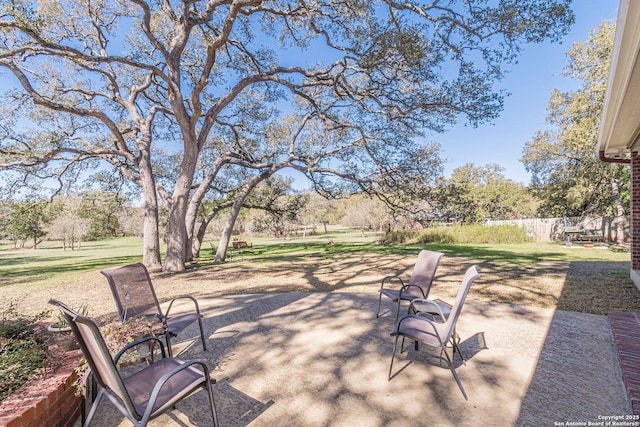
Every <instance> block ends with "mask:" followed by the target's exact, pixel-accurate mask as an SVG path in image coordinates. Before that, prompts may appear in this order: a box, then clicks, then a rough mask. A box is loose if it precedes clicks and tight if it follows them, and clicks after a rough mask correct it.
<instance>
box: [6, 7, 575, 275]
mask: <svg viewBox="0 0 640 427" xmlns="http://www.w3.org/2000/svg"><path fill="white" fill-rule="evenodd" d="M569 4H570V1H569V0H503V1H499V2H488V1H484V0H464V1H462V0H460V1H453V0H452V1H438V0H433V1H421V0H409V1H402V2H396V1H394V0H382V1H369V0H367V1H362V0H350V1H336V0H320V1H315V2H307V1H300V0H279V1H260V0H208V1H205V0H184V1H175V0H152V1H151V0H149V1H148V0H111V1H105V0H77V1H73V2H69V1H59V0H55V1H54V0H39V1H35V0H1V1H0V69H3V70H4V71H5V73H4V74H3V77H2V78H3V79H5V81H8V77H9V76H12V80H11V81H10V82H11V83H12V84H13V86H14V87H13V88H12V89H10V90H7V91H5V92H4V94H5V95H6V96H5V98H4V99H5V102H3V105H2V108H4V109H5V114H4V115H3V117H8V116H7V114H6V113H8V112H13V113H14V114H18V112H19V111H22V112H23V113H24V112H29V114H30V115H29V117H28V119H29V120H30V122H32V123H37V127H36V128H33V129H28V130H27V128H28V126H27V125H26V122H25V121H24V120H15V121H13V122H12V121H11V119H7V121H6V122H3V123H2V126H3V128H4V133H3V135H2V137H1V138H2V139H1V140H0V141H1V146H0V155H1V156H2V157H1V160H0V167H3V168H4V169H6V170H12V171H17V172H19V173H21V174H26V175H28V176H30V177H39V178H47V177H49V178H50V177H56V178H58V179H61V180H64V179H68V178H69V177H73V176H75V175H74V172H77V170H78V168H82V167H86V166H80V165H82V164H85V163H86V162H92V161H93V162H95V161H98V163H92V164H91V165H92V167H94V168H100V167H104V164H105V163H106V164H108V165H110V167H113V168H116V169H117V170H118V171H119V172H120V173H121V174H122V175H123V176H125V177H126V178H128V179H129V180H131V181H132V182H134V183H136V184H137V185H139V186H140V188H141V189H142V193H143V198H144V207H145V222H144V224H145V225H144V236H145V239H144V241H145V243H144V252H143V253H144V262H145V263H146V264H147V265H159V264H160V263H161V259H160V251H159V238H158V203H159V201H158V197H159V196H158V195H160V198H161V199H162V200H164V202H165V203H166V204H167V206H168V209H169V224H168V234H167V235H168V244H167V255H166V259H165V261H164V268H165V270H170V271H179V270H182V269H184V268H185V260H186V259H187V253H188V251H189V250H190V244H189V232H188V227H187V225H186V221H187V216H188V215H187V214H188V211H189V203H190V200H191V197H192V196H193V194H194V191H197V186H198V184H199V180H198V175H197V173H196V172H197V171H198V168H201V169H207V164H206V162H210V163H208V164H210V165H211V166H212V167H213V165H214V164H215V162H216V160H217V159H216V158H215V156H214V157H208V156H202V153H203V151H204V150H205V149H206V148H207V147H208V145H209V144H211V143H212V141H215V140H217V138H215V136H216V135H225V133H226V131H227V130H228V129H229V126H228V125H229V120H230V118H231V119H232V118H234V117H241V116H242V115H244V114H254V113H255V110H256V109H262V108H264V106H270V108H273V109H274V111H277V110H287V109H290V110H296V111H297V110H301V111H304V112H308V111H310V112H313V113H314V114H316V116H317V117H327V118H329V119H330V120H333V121H334V122H337V123H341V124H345V125H349V126H351V127H352V128H356V127H357V128H358V129H359V131H360V132H361V133H362V139H361V141H362V142H361V144H360V145H359V147H358V149H357V150H356V149H354V150H352V151H349V152H345V153H343V155H342V159H344V160H345V161H344V163H343V164H341V165H336V166H335V167H336V170H338V171H339V172H340V171H342V172H344V171H348V170H349V168H351V167H353V166H354V165H357V166H360V162H361V161H368V156H360V154H361V153H363V152H365V153H373V155H374V156H375V155H376V154H377V153H378V152H380V153H382V152H383V151H384V150H383V147H382V144H384V142H385V141H391V140H392V138H391V134H392V133H393V132H398V133H400V134H401V135H400V138H398V140H399V141H401V142H402V141H409V140H410V136H411V135H413V136H415V135H417V134H418V132H419V131H420V130H421V129H429V130H433V131H441V130H444V129H446V127H447V126H448V125H450V124H451V123H453V122H455V121H456V120H458V119H459V118H460V117H461V116H462V117H464V118H466V119H467V120H468V121H469V122H470V123H471V124H477V123H479V122H483V121H486V120H491V119H492V118H495V117H496V116H497V115H498V114H499V112H500V109H501V108H502V96H503V94H502V93H499V92H496V91H495V90H494V87H493V84H494V83H495V82H496V81H497V80H499V79H500V78H501V77H502V76H503V73H504V69H503V66H504V64H508V63H509V62H511V61H513V60H515V59H516V58H517V55H518V53H519V49H520V46H521V45H522V44H523V43H527V42H540V41H542V40H547V39H550V40H557V39H559V38H560V37H561V36H562V35H564V34H565V33H566V31H567V29H568V26H569V25H570V24H571V23H572V21H573V14H572V12H571V10H570V8H569ZM345 122H348V123H345ZM381 124H383V125H384V126H385V127H386V129H383V128H381ZM370 135H371V137H370ZM348 137H350V136H348ZM372 141H373V142H375V143H374V144H371V146H370V145H369V144H370V142H372ZM401 142H396V143H395V144H396V146H397V145H398V144H400V143H401ZM243 143H244V142H241V144H243ZM227 144H229V146H228V147H224V149H223V150H221V151H220V152H221V153H223V154H224V153H229V154H230V155H231V156H235V155H236V154H238V153H240V152H241V151H243V147H237V146H234V144H236V142H235V141H233V140H231V141H227ZM244 152H245V154H246V153H247V152H248V151H247V150H244ZM240 154H242V153H240ZM241 157H243V156H241ZM378 157H379V158H383V157H382V156H378ZM243 160H246V159H243ZM374 164H375V162H374ZM311 166H317V165H311ZM342 172H340V173H342ZM260 173H262V172H260Z"/></svg>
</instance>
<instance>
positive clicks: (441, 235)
mask: <svg viewBox="0 0 640 427" xmlns="http://www.w3.org/2000/svg"><path fill="white" fill-rule="evenodd" d="M385 240H386V241H387V242H389V243H435V244H481V243H494V244H502V243H526V242H529V241H531V238H530V237H528V236H527V233H526V230H525V229H524V228H521V227H518V226H516V225H495V226H486V225H461V226H453V227H438V228H428V229H425V230H421V231H418V232H417V231H414V230H409V231H393V232H389V233H387V235H386V238H385Z"/></svg>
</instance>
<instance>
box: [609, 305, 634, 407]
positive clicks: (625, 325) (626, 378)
mask: <svg viewBox="0 0 640 427" xmlns="http://www.w3.org/2000/svg"><path fill="white" fill-rule="evenodd" d="M609 324H610V325H611V332H612V333H613V343H614V345H615V346H616V350H617V352H618V358H619V360H620V367H621V368H622V380H623V382H624V386H625V388H626V390H627V396H628V397H629V403H630V404H631V410H632V411H633V414H634V415H640V316H639V315H638V313H625V312H621V311H612V312H609Z"/></svg>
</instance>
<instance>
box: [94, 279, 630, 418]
mask: <svg viewBox="0 0 640 427" xmlns="http://www.w3.org/2000/svg"><path fill="white" fill-rule="evenodd" d="M199 300H200V303H201V307H203V308H204V312H205V317H206V319H205V320H206V321H205V329H206V330H205V332H206V333H207V334H208V336H209V343H210V345H209V350H208V351H207V352H202V348H201V346H200V345H199V344H198V343H197V341H196V339H197V331H196V329H195V326H194V327H193V328H194V329H193V330H191V329H188V330H187V331H185V333H184V335H183V337H182V338H184V337H193V340H186V341H183V342H182V343H181V345H182V346H183V347H182V349H181V350H180V351H181V357H182V358H185V359H198V360H205V361H206V362H207V363H208V364H209V366H210V367H211V368H212V375H213V377H214V378H217V379H218V380H219V382H218V384H217V385H216V386H215V389H214V393H215V396H216V399H218V400H217V402H218V412H219V416H220V419H221V424H222V425H223V426H246V425H248V424H249V423H250V424H251V425H252V426H273V425H285V426H289V425H290V426H326V425H367V426H383V425H394V426H402V425H407V426H409V425H411V426H415V425H438V426H448V425H450V426H460V425H515V424H518V425H553V422H554V421H565V420H570V419H569V418H568V417H573V416H574V414H575V417H578V416H579V418H577V419H576V421H579V420H597V417H598V415H605V414H624V413H628V411H629V409H628V403H627V400H626V397H625V395H624V390H623V389H622V386H621V379H620V377H619V375H615V373H616V372H615V364H614V363H613V362H612V361H615V359H614V355H613V347H612V343H611V339H610V333H609V335H606V332H607V328H608V325H607V324H606V318H605V317H603V316H594V315H588V314H580V313H569V312H562V311H554V310H551V309H538V308H528V307H518V306H510V305H506V304H497V303H487V302H477V301H473V300H468V301H467V305H466V306H465V308H464V310H463V312H462V315H461V317H460V321H459V323H458V332H459V333H460V335H461V337H462V340H463V341H464V343H463V347H462V348H463V352H465V351H466V353H467V354H466V356H467V357H468V358H469V361H468V362H467V366H461V367H459V368H458V369H457V370H458V374H459V375H460V378H461V380H462V382H463V384H464V386H465V389H466V390H467V393H468V394H469V402H466V401H465V400H464V398H463V397H462V394H461V393H460V390H459V389H458V387H457V385H456V383H455V381H454V379H453V377H452V375H451V372H450V371H449V369H448V368H447V367H446V366H445V365H444V364H443V365H442V366H438V362H437V357H436V358H435V362H433V363H432V361H433V360H434V358H433V357H430V356H429V355H425V352H428V351H429V350H428V349H427V348H426V347H425V346H421V349H420V354H416V353H415V352H413V351H409V352H408V353H406V352H405V356H403V358H400V359H398V361H397V366H398V369H400V368H402V367H403V370H402V371H401V372H399V373H397V374H396V375H395V377H394V378H393V379H392V380H391V381H387V372H388V369H389V361H390V357H391V351H392V347H393V340H392V339H391V337H390V336H389V332H390V330H391V328H392V318H393V317H392V316H390V315H386V316H384V317H381V318H380V319H376V318H375V307H376V305H377V293H376V292H375V290H374V288H372V290H371V292H370V293H283V294H262V295H237V296H225V297H219V298H202V297H200V298H199ZM387 303H388V302H387ZM608 337H609V338H608ZM435 351H436V354H435V356H437V350H435ZM405 365H406V366H405ZM205 403H206V401H205V396H204V393H198V394H196V395H195V396H193V397H191V398H189V399H187V400H186V401H184V402H183V403H182V404H180V405H178V407H177V409H176V410H174V411H172V412H171V413H170V414H169V415H164V416H162V417H160V418H158V419H156V420H154V421H153V423H152V424H151V425H156V426H163V425H206V424H207V423H208V422H209V420H208V418H207V417H206V404H205ZM103 406H104V407H103V408H102V410H101V414H102V415H101V416H102V417H103V418H98V419H97V420H96V423H97V424H99V425H119V423H122V425H128V423H127V422H126V421H125V420H123V419H122V417H118V415H117V414H115V413H114V412H113V411H109V409H108V408H105V407H106V406H107V405H103ZM114 417H115V418H114Z"/></svg>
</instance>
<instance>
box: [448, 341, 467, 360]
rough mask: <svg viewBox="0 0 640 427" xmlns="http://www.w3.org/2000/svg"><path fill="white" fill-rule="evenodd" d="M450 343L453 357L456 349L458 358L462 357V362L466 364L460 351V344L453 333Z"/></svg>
mask: <svg viewBox="0 0 640 427" xmlns="http://www.w3.org/2000/svg"><path fill="white" fill-rule="evenodd" d="M451 343H452V344H453V357H452V358H455V357H456V351H457V352H458V354H459V355H460V359H462V364H463V365H464V366H467V360H466V359H465V358H464V355H463V354H462V352H461V351H460V346H459V345H458V343H457V342H456V339H455V334H454V336H453V337H451Z"/></svg>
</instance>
